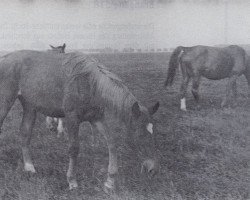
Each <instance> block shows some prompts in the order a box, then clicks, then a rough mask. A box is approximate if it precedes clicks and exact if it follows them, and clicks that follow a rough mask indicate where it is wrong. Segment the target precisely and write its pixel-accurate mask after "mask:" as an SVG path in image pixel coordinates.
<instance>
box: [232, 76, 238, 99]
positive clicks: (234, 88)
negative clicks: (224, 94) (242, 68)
mask: <svg viewBox="0 0 250 200" xmlns="http://www.w3.org/2000/svg"><path fill="white" fill-rule="evenodd" d="M232 93H233V98H234V101H236V98H237V82H236V79H235V80H234V81H233V83H232Z"/></svg>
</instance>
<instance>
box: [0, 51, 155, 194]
mask: <svg viewBox="0 0 250 200" xmlns="http://www.w3.org/2000/svg"><path fill="white" fill-rule="evenodd" d="M0 94H1V98H0V127H1V126H2V124H3V121H4V119H5V117H6V115H7V113H8V112H9V110H10V108H11V107H12V105H13V104H14V102H15V100H16V99H18V100H19V101H20V102H21V105H22V108H23V116H22V122H21V125H20V135H21V138H22V139H21V149H22V157H23V163H24V170H25V171H28V172H31V173H35V172H36V170H35V167H34V165H33V162H32V158H31V154H30V148H29V146H30V141H31V136H32V129H33V127H34V124H35V120H36V114H37V113H38V112H39V113H42V114H44V115H46V116H50V117H56V118H64V120H65V127H66V129H67V133H68V137H69V140H68V143H69V149H68V154H69V165H68V170H67V181H68V185H69V189H74V188H77V187H78V183H77V180H76V166H77V156H78V153H79V148H80V147H79V137H78V132H79V126H80V124H81V123H82V122H84V121H86V122H89V123H90V124H91V126H92V127H93V128H94V129H96V130H97V131H99V132H100V133H101V134H102V135H103V136H104V138H105V140H106V142H107V146H108V151H109V164H108V176H107V180H106V181H105V183H104V191H106V192H108V193H109V192H113V191H114V192H115V191H116V190H115V188H116V186H117V175H118V165H117V150H116V142H115V141H116V139H117V137H120V136H119V135H118V134H117V133H112V132H110V131H109V126H108V124H107V121H106V118H105V113H107V112H108V111H109V112H110V113H113V116H115V117H116V118H117V119H119V121H120V123H123V124H125V127H126V128H127V131H126V135H127V141H128V142H129V143H128V144H132V145H131V146H132V147H134V148H135V149H134V151H139V152H140V155H141V159H142V160H141V163H142V164H141V167H142V169H143V171H145V172H147V174H148V175H149V176H151V175H153V174H155V173H156V172H157V171H158V169H159V156H158V155H157V150H156V146H155V131H154V127H155V124H154V121H153V114H154V113H155V112H156V111H157V110H158V108H159V102H157V103H155V104H154V105H153V106H151V107H149V108H147V107H145V106H144V105H143V104H142V103H140V102H139V101H138V100H137V99H136V97H135V96H134V95H133V94H132V93H131V92H130V90H129V89H128V88H127V87H126V86H125V84H124V83H123V81H122V80H121V79H120V78H118V77H117V76H116V75H115V74H114V73H111V72H110V71H109V70H108V69H107V68H106V67H105V66H104V65H102V64H101V63H99V62H98V61H97V60H95V59H93V58H91V57H89V56H87V55H84V54H82V53H79V52H73V53H66V54H52V53H49V52H41V51H32V50H21V51H15V52H12V53H9V54H7V55H5V56H4V57H2V58H1V60H0Z"/></svg>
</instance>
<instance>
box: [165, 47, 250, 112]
mask: <svg viewBox="0 0 250 200" xmlns="http://www.w3.org/2000/svg"><path fill="white" fill-rule="evenodd" d="M245 60H246V52H245V50H244V49H243V48H241V47H239V46H237V45H230V46H228V47H224V48H219V47H210V46H201V45H199V46H192V47H182V46H179V47H177V48H176V49H175V50H174V51H173V53H172V55H171V57H170V60H169V68H168V75H167V79H166V81H165V86H169V85H172V84H173V80H174V76H175V74H176V69H177V68H178V66H179V67H180V69H181V72H182V83H181V88H180V99H181V100H180V101H181V102H180V103H181V106H180V109H181V110H183V111H186V110H187V109H186V93H187V87H188V84H189V81H190V79H192V94H193V96H194V99H195V100H196V102H197V104H198V105H199V99H200V98H199V93H198V89H199V85H200V80H201V77H206V78H207V79H211V80H220V79H224V78H229V80H228V83H227V86H226V96H225V98H224V99H223V101H222V103H221V107H224V106H225V105H226V104H227V103H228V100H229V96H230V91H231V90H232V93H233V97H234V100H235V99H236V96H237V89H236V86H237V85H236V80H237V78H238V77H239V76H241V75H242V74H243V75H244V76H245V77H246V79H247V82H248V86H249V87H250V65H249V67H248V66H246V63H245V62H246V61H245Z"/></svg>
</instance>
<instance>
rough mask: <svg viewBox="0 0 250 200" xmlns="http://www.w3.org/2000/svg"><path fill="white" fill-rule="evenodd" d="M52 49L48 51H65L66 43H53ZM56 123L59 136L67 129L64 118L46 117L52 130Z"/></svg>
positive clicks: (47, 124)
mask: <svg viewBox="0 0 250 200" xmlns="http://www.w3.org/2000/svg"><path fill="white" fill-rule="evenodd" d="M49 46H50V47H51V49H49V50H48V52H53V53H65V48H66V44H65V43H63V45H62V46H57V47H54V46H52V45H49ZM54 124H56V125H57V126H56V130H57V137H61V136H62V135H63V134H64V133H65V129H64V127H63V120H62V118H56V117H46V127H47V128H48V129H50V130H53V129H54Z"/></svg>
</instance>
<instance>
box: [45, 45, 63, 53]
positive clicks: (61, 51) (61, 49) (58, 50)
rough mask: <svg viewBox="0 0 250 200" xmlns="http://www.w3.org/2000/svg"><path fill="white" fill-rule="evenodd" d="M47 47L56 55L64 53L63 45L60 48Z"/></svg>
mask: <svg viewBox="0 0 250 200" xmlns="http://www.w3.org/2000/svg"><path fill="white" fill-rule="evenodd" d="M49 46H50V47H51V50H52V51H55V52H57V53H65V47H66V44H65V43H64V44H63V45H62V46H58V47H54V46H52V45H49Z"/></svg>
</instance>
